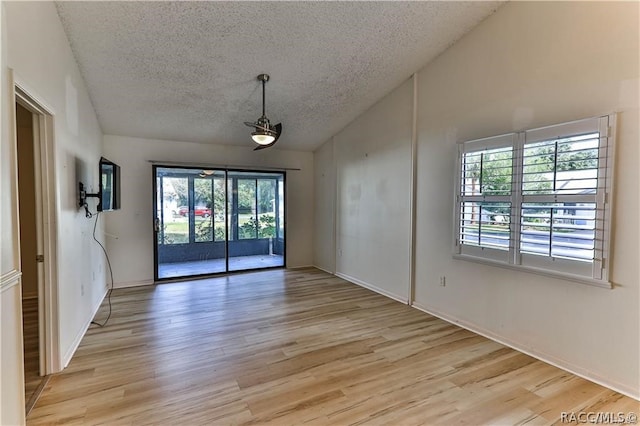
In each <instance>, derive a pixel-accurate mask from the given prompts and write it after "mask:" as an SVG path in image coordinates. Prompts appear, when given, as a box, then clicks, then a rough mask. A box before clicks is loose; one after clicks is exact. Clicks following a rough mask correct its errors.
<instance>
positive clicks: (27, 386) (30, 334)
mask: <svg viewBox="0 0 640 426" xmlns="http://www.w3.org/2000/svg"><path fill="white" fill-rule="evenodd" d="M22 336H23V348H24V400H25V403H26V412H27V413H28V412H29V411H30V410H31V409H32V408H33V405H34V403H35V402H36V399H37V398H38V395H39V393H40V392H41V391H42V386H43V384H44V381H45V377H42V376H40V352H39V351H40V347H39V341H38V299H37V298H30V299H23V300H22Z"/></svg>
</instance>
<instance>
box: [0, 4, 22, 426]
mask: <svg viewBox="0 0 640 426" xmlns="http://www.w3.org/2000/svg"><path fill="white" fill-rule="evenodd" d="M6 16H7V14H6V11H5V5H4V3H0V34H1V41H0V101H1V102H2V103H1V104H0V114H1V115H0V187H1V189H0V424H2V425H18V424H23V423H24V421H25V416H24V404H25V401H24V392H21V391H16V390H22V389H24V376H23V371H24V364H23V358H22V351H23V349H22V314H21V309H22V306H21V302H22V300H21V289H20V274H19V268H20V265H19V262H18V259H17V257H16V255H17V253H18V246H17V244H16V238H17V229H18V223H17V216H16V208H15V200H16V198H15V191H16V188H17V186H16V181H15V179H14V176H15V175H16V170H15V158H16V157H15V155H16V151H15V148H14V145H13V144H11V143H10V140H11V138H10V134H11V133H10V128H11V126H9V117H10V116H11V114H10V107H11V102H10V101H9V96H8V95H7V93H8V92H9V90H8V89H9V83H8V81H9V76H8V70H7V67H6V63H7V34H6V33H7V21H6Z"/></svg>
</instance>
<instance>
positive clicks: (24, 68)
mask: <svg viewBox="0 0 640 426" xmlns="http://www.w3.org/2000/svg"><path fill="white" fill-rule="evenodd" d="M2 6H3V8H4V13H5V20H4V22H3V23H4V24H5V27H6V28H4V29H3V32H4V31H6V33H4V36H3V38H4V39H3V42H4V43H3V56H5V52H4V48H5V47H6V49H7V51H6V62H3V63H2V73H3V75H4V74H7V73H8V72H9V70H10V69H11V70H13V77H14V79H15V81H16V83H18V84H20V86H21V87H22V88H23V89H25V91H26V92H27V93H28V94H29V95H30V96H31V97H33V98H35V99H36V101H37V102H39V103H41V104H42V106H43V107H44V108H46V109H47V110H49V111H50V112H51V114H52V115H53V118H54V120H53V122H54V129H53V132H54V134H53V147H54V150H53V156H54V162H55V165H54V168H55V170H54V173H55V197H56V208H55V211H56V221H57V223H56V232H57V238H58V239H57V261H58V267H57V270H58V276H57V277H56V279H57V282H58V300H57V301H55V302H56V303H57V304H58V309H57V312H58V315H59V317H58V324H57V326H58V328H59V349H60V353H59V354H57V356H56V357H55V358H56V359H59V360H60V361H61V364H65V363H66V362H68V361H69V360H70V358H71V356H72V354H73V352H74V350H75V348H76V347H77V345H78V344H79V342H80V339H81V338H82V336H83V334H84V331H85V330H86V327H88V325H89V323H90V321H91V319H92V317H93V314H94V312H95V310H96V309H97V307H98V306H99V304H100V302H101V301H102V298H103V297H104V295H105V292H106V279H105V276H104V260H103V257H102V255H101V251H100V248H99V246H97V245H96V244H95V242H94V241H93V239H92V237H91V233H92V229H93V221H92V220H88V219H86V218H85V215H84V211H83V210H81V209H79V208H78V205H77V194H78V191H77V184H78V181H83V182H84V183H85V184H87V185H88V187H89V190H95V189H97V185H98V161H99V159H100V154H101V151H102V132H101V129H100V126H99V124H98V120H97V118H96V115H95V113H94V110H93V107H92V105H91V101H90V99H89V96H88V93H87V91H86V88H85V85H84V81H83V79H82V77H81V75H80V72H79V69H78V66H77V64H76V62H75V59H74V57H73V54H72V52H71V48H70V46H69V43H68V41H67V38H66V35H65V33H64V31H63V28H62V24H61V22H60V20H59V18H58V14H57V12H56V9H55V4H54V3H52V2H2ZM5 43H6V44H5ZM6 84H7V86H8V84H12V83H6ZM7 86H5V87H3V90H6V91H5V92H3V95H4V96H3V103H2V120H3V123H2V125H3V132H2V149H3V157H2V158H3V159H2V162H3V166H5V164H4V163H5V161H11V160H5V159H6V157H5V156H4V152H5V150H6V149H10V148H7V147H12V146H13V145H14V144H15V140H14V134H13V131H11V132H8V131H7V130H6V128H7V127H5V126H9V128H11V129H13V128H15V124H14V123H12V121H14V120H15V117H14V116H13V112H12V110H11V108H12V106H11V105H10V103H11V101H10V100H7V98H11V97H12V96H8V95H7V93H9V94H10V93H12V91H13V88H12V87H10V86H8V87H7ZM7 172H8V173H9V174H7ZM5 179H8V182H11V183H12V185H15V182H16V179H17V176H16V174H15V170H14V169H13V170H11V168H10V169H9V170H8V169H6V168H5V167H3V171H2V181H3V185H4V182H5ZM1 197H2V200H1V201H2V202H1V204H2V206H3V216H4V215H5V213H6V212H5V210H4V209H5V207H4V206H6V205H8V204H9V205H10V204H12V202H13V201H12V200H13V198H14V197H15V195H14V194H11V193H9V192H5V190H4V186H3V191H2V195H1ZM16 211H17V210H16ZM16 211H14V212H11V214H12V215H13V214H15V212H16ZM9 226H10V228H9V229H6V228H5V218H4V217H3V219H2V240H3V246H2V249H3V255H2V259H3V264H2V272H3V273H5V272H6V271H5V269H6V268H7V267H9V266H7V265H6V264H5V263H6V262H5V255H6V253H4V251H5V250H11V251H15V250H18V249H19V248H18V247H17V245H18V244H15V246H14V245H12V246H11V247H5V245H4V241H5V239H9V240H11V239H13V238H14V237H16V235H17V234H16V233H17V232H18V229H17V227H16V226H15V223H13V224H11V225H9ZM98 237H101V235H100V234H98ZM101 271H102V273H100V272H101ZM14 308H16V307H14ZM14 311H15V312H20V309H14ZM3 315H4V313H3ZM2 328H3V332H4V328H5V321H4V318H3V321H2ZM20 338H21V337H20ZM3 343H4V334H3ZM3 356H4V346H3ZM3 362H4V359H3ZM62 366H63V365H60V366H59V367H62ZM4 367H5V366H4V364H3V372H4V371H7V370H5V368H4ZM20 371H21V370H20ZM3 381H4V378H3ZM21 389H22V386H17V385H16V386H15V387H14V388H13V390H12V392H21ZM2 408H3V411H4V409H5V400H4V393H3V400H2ZM20 410H21V411H24V405H23V406H22V407H20Z"/></svg>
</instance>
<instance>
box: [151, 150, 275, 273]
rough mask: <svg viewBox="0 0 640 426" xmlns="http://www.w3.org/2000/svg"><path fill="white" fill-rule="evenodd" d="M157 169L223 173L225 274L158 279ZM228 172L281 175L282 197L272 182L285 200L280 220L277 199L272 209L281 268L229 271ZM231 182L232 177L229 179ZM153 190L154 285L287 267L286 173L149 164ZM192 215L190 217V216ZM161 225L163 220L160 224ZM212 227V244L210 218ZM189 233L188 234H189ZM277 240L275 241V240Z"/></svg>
mask: <svg viewBox="0 0 640 426" xmlns="http://www.w3.org/2000/svg"><path fill="white" fill-rule="evenodd" d="M158 169H177V170H180V169H182V170H184V169H190V170H203V169H204V170H209V169H210V170H214V171H216V172H223V173H224V205H225V215H224V216H225V221H224V222H225V240H224V243H225V256H224V259H225V271H223V272H211V273H203V274H195V275H188V276H180V277H168V278H161V277H159V276H158V270H159V253H158V250H159V243H158V235H159V232H160V230H159V229H158V224H159V222H158V221H159V220H160V218H159V217H158V208H159V207H160V206H159V205H158V191H159V190H161V188H158V180H157V174H158ZM230 173H265V174H273V175H277V174H280V176H281V178H282V179H281V181H282V194H280V193H279V182H280V179H274V180H275V185H276V194H277V195H278V197H280V196H281V197H282V200H283V201H284V209H283V210H284V211H283V215H282V217H280V215H279V205H280V200H279V199H277V200H276V201H275V206H278V208H276V212H275V214H276V220H275V223H276V235H277V236H279V237H280V238H281V239H282V241H283V247H282V260H283V264H282V265H281V266H267V267H260V268H251V269H241V270H229V258H230V256H229V241H231V240H230V238H229V236H230V234H229V232H231V222H230V217H231V215H232V214H231V213H230V211H229V174H230ZM232 179H233V177H232ZM152 180H153V182H152V190H153V210H152V211H153V217H152V223H153V269H154V270H153V277H154V282H156V283H164V282H172V281H184V280H192V279H200V278H207V277H215V276H225V275H231V274H238V273H243V272H253V271H262V270H269V269H279V268H286V267H287V203H286V198H287V196H286V194H287V172H286V170H274V169H260V168H255V169H253V168H232V167H219V166H211V167H210V168H208V167H207V166H187V165H184V166H182V165H172V164H167V165H164V164H162V163H154V164H153V165H152ZM189 187H190V188H191V185H189ZM189 193H190V195H189V199H190V200H191V198H193V197H192V196H191V195H192V191H191V190H190V191H189ZM256 197H257V184H256ZM278 197H276V198H278ZM192 201H193V203H194V207H195V201H194V200H191V201H189V204H191V203H192ZM162 214H164V209H163V211H162ZM213 214H214V215H215V211H214V212H213ZM189 216H191V215H189ZM257 218H258V205H257V204H256V219H257ZM163 222H164V221H163ZM190 222H191V221H189V228H191V227H192V224H191V223H190ZM280 223H282V224H283V226H282V235H279V232H280V230H279V229H278V225H279V224H280ZM212 226H213V231H212V232H213V240H214V241H215V217H214V216H212ZM189 234H191V232H189ZM276 240H277V238H276ZM189 244H191V242H189Z"/></svg>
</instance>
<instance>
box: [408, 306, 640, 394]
mask: <svg viewBox="0 0 640 426" xmlns="http://www.w3.org/2000/svg"><path fill="white" fill-rule="evenodd" d="M411 306H413V307H414V308H416V309H418V310H420V311H423V312H426V313H427V314H429V315H433V316H435V317H438V318H440V319H442V320H444V321H447V322H449V323H451V324H454V325H457V326H459V327H462V328H464V329H466V330H469V331H471V332H473V333H476V334H479V335H481V336H484V337H486V338H487V339H490V340H493V341H494V342H498V343H500V344H502V345H505V346H508V347H510V348H512V349H515V350H517V351H518V352H522V353H524V354H527V355H529V356H531V357H533V358H536V359H538V360H540V361H542V362H546V363H547V364H551V365H553V366H554V367H557V368H560V369H562V370H565V371H568V372H569V373H571V374H575V375H576V376H579V377H582V378H583V379H586V380H589V381H591V382H594V383H597V384H599V385H601V386H604V387H606V388H609V389H612V390H614V391H616V392H619V393H621V394H623V395H626V396H628V397H629V398H633V399H635V400H639V401H640V391H639V390H638V389H634V388H632V387H630V386H628V385H625V384H624V383H618V382H614V381H611V380H610V379H608V378H607V377H603V376H601V375H599V374H597V373H595V372H593V371H589V370H587V369H584V368H582V367H580V366H577V365H575V364H573V363H571V362H569V361H567V360H564V359H560V358H557V357H555V356H553V355H551V354H548V353H545V352H541V351H538V350H536V349H533V348H529V347H525V346H523V345H522V344H520V343H519V342H516V341H513V340H511V339H508V338H506V337H504V336H500V335H498V334H495V333H493V332H492V331H490V330H487V329H485V328H484V327H481V326H479V325H477V324H473V323H471V322H468V321H465V320H461V319H459V318H456V317H454V316H451V315H448V314H445V313H443V312H441V311H438V310H437V309H434V308H431V307H428V306H425V305H421V304H419V303H414V304H412V305H411Z"/></svg>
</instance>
